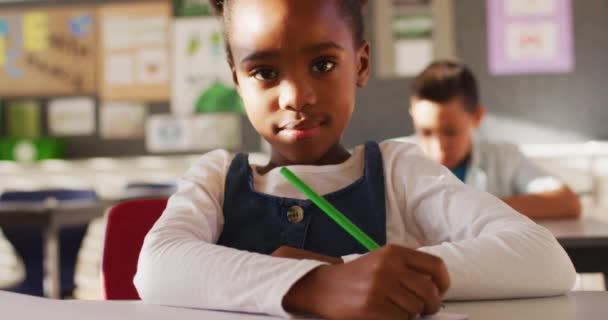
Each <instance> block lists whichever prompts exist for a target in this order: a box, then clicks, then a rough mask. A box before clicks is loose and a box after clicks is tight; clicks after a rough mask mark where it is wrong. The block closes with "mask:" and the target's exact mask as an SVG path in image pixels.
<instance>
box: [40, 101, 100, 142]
mask: <svg viewBox="0 0 608 320" xmlns="http://www.w3.org/2000/svg"><path fill="white" fill-rule="evenodd" d="M48 113H49V115H48V128H49V132H50V133H51V134H52V135H55V136H82V135H91V134H93V133H94V132H95V102H94V101H93V99H92V98H88V97H83V98H62V99H53V100H51V101H50V102H49V105H48Z"/></svg>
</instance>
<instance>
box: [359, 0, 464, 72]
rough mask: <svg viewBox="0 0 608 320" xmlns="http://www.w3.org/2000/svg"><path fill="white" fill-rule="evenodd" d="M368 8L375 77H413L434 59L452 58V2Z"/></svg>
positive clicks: (415, 0) (400, 0)
mask: <svg viewBox="0 0 608 320" xmlns="http://www.w3.org/2000/svg"><path fill="white" fill-rule="evenodd" d="M370 6H373V17H374V28H373V30H374V54H373V58H374V59H375V61H374V63H375V64H374V70H375V71H376V74H377V75H378V77H380V78H393V77H413V76H415V75H416V74H418V73H419V72H420V71H422V70H423V69H424V68H425V67H426V66H427V65H428V64H429V63H431V62H432V61H433V60H435V59H447V58H453V57H454V54H455V43H454V30H455V24H454V8H453V6H454V1H440V0H383V1H371V2H370Z"/></svg>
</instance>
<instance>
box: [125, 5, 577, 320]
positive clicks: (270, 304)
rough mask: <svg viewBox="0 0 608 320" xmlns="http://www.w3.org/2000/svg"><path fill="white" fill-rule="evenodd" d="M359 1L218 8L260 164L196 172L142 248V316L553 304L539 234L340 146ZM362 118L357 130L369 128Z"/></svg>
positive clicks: (357, 43) (200, 164)
mask: <svg viewBox="0 0 608 320" xmlns="http://www.w3.org/2000/svg"><path fill="white" fill-rule="evenodd" d="M362 2H364V1H361V0H307V1H302V0H225V1H221V2H219V4H218V7H219V8H220V9H222V10H223V17H224V26H225V36H226V42H227V48H228V52H229V56H228V62H229V64H230V67H231V69H232V73H233V78H234V82H235V84H236V86H237V88H238V91H239V94H240V95H241V97H242V100H243V103H244V105H245V109H246V111H247V115H248V117H249V119H250V121H251V123H252V124H253V126H254V127H255V129H256V130H257V132H258V133H259V134H260V135H262V136H263V137H264V139H266V140H267V141H268V142H269V143H270V144H271V145H272V153H271V156H270V160H269V162H268V164H266V165H265V166H253V165H250V164H249V162H248V158H247V156H246V155H244V154H237V155H233V154H230V153H228V152H227V151H224V150H217V151H213V152H210V153H208V154H206V155H204V156H202V157H201V158H200V160H199V161H197V162H196V163H195V164H194V165H193V166H192V168H191V169H190V170H189V171H188V172H187V173H186V175H185V176H184V177H183V178H182V179H181V182H180V184H179V188H178V191H177V193H176V194H175V195H173V196H172V197H171V198H170V200H169V203H168V206H167V209H166V210H165V212H164V214H163V215H162V217H161V218H160V219H159V220H158V222H157V223H156V224H155V226H154V227H153V228H152V230H151V231H150V233H149V234H148V236H147V237H146V240H145V243H144V246H143V249H142V252H141V255H140V260H139V265H138V271H137V275H136V277H135V284H136V286H137V289H138V292H139V294H140V296H141V297H142V299H143V300H144V301H145V302H147V303H156V304H165V305H173V306H183V307H192V308H208V309H222V310H233V311H244V312H259V313H268V314H274V315H281V316H288V315H289V314H290V312H296V313H309V314H313V315H317V316H321V317H324V318H329V319H406V318H412V317H414V316H416V315H418V314H421V313H422V314H426V313H434V312H436V311H437V310H438V309H439V305H440V302H441V300H442V299H447V298H450V299H489V298H510V297H533V296H544V295H556V294H562V293H564V292H566V291H568V290H569V289H570V288H571V287H572V285H573V283H574V277H575V274H574V269H573V266H572V264H571V262H570V261H569V259H568V256H567V255H566V254H565V252H564V251H563V249H562V248H561V247H560V246H559V245H558V243H557V241H556V240H555V238H553V236H552V235H551V234H550V233H549V232H548V231H547V230H545V229H543V228H542V227H540V226H537V225H536V224H534V223H533V222H532V221H530V220H529V219H528V218H526V217H524V216H522V215H519V214H517V213H516V212H515V211H513V210H512V209H510V208H509V207H508V206H507V205H505V204H504V203H503V202H502V201H500V200H498V199H497V198H495V197H493V196H491V195H489V194H486V193H482V192H479V191H475V190H473V189H472V188H469V187H467V186H465V185H463V184H462V183H461V182H460V181H458V179H456V178H455V177H454V176H453V175H452V174H451V173H450V172H449V171H448V170H447V169H445V168H443V167H441V166H439V165H437V164H435V163H434V162H432V161H431V160H427V159H426V157H425V156H424V155H423V154H422V153H421V151H420V150H419V149H418V148H417V147H415V146H414V145H411V144H406V143H399V142H383V143H381V144H376V143H373V142H368V143H366V144H365V145H364V146H359V147H356V148H354V150H353V151H352V153H351V152H349V151H348V150H347V149H346V148H345V147H344V146H343V145H342V144H341V142H340V140H341V137H342V134H343V132H344V130H345V128H346V127H347V124H348V122H349V120H350V117H351V115H352V112H353V108H354V105H355V91H356V88H357V87H362V86H364V85H365V83H366V82H367V80H368V77H369V74H370V46H369V44H368V43H367V42H366V41H364V40H363V22H362V20H363V19H362V16H361V9H362V8H361V6H362V4H363V3H362ZM370 120H371V119H370ZM282 166H287V167H289V168H290V169H291V170H292V171H294V172H295V173H296V174H297V175H298V176H300V177H301V178H302V179H303V180H304V181H305V182H307V183H308V184H310V185H311V186H312V188H313V189H316V190H317V191H318V192H320V193H321V194H324V195H325V197H326V198H327V199H328V200H329V201H330V202H332V203H333V204H334V205H335V206H336V207H337V208H338V209H340V210H341V211H342V212H344V213H345V214H346V215H347V216H348V217H349V218H350V219H351V220H352V221H353V222H354V223H355V224H357V225H358V226H360V227H361V228H362V229H363V230H364V231H365V232H366V233H367V234H369V235H370V236H371V237H372V238H374V239H375V240H376V241H377V242H378V243H380V244H382V245H384V246H383V247H382V248H381V249H379V250H376V251H373V252H371V253H367V254H365V252H366V250H365V249H364V248H363V247H362V246H360V245H359V244H358V243H357V242H356V241H355V240H353V239H352V238H351V237H350V236H349V235H348V234H347V233H346V232H344V231H343V230H341V229H340V227H339V226H337V225H336V224H335V223H334V222H333V221H331V220H330V219H329V218H327V217H326V216H325V214H324V213H322V212H321V211H320V210H319V209H318V208H317V207H316V206H314V205H313V204H312V203H311V202H310V201H308V200H306V199H305V197H304V196H303V195H302V194H300V193H299V192H298V191H297V190H296V189H295V188H293V187H292V186H291V185H290V184H289V183H288V182H287V181H286V180H285V179H284V178H283V177H282V176H281V175H280V173H279V168H280V167H282Z"/></svg>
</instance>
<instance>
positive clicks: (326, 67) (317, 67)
mask: <svg viewBox="0 0 608 320" xmlns="http://www.w3.org/2000/svg"><path fill="white" fill-rule="evenodd" d="M335 66H336V63H335V62H333V61H330V60H321V61H317V62H315V63H313V65H312V71H314V72H320V73H325V72H329V71H331V70H333V68H335Z"/></svg>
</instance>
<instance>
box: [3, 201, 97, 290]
mask: <svg viewBox="0 0 608 320" xmlns="http://www.w3.org/2000/svg"><path fill="white" fill-rule="evenodd" d="M104 207H105V204H104V203H102V202H90V201H87V202H79V201H70V202H62V203H61V204H58V203H57V202H56V201H54V202H53V201H51V202H45V203H43V204H35V203H29V204H28V203H2V204H0V227H9V226H34V227H42V228H43V230H44V236H43V239H44V240H43V241H44V244H43V245H44V248H45V250H44V270H45V279H44V293H45V295H46V296H47V297H50V298H59V297H60V292H59V290H60V288H59V287H60V279H59V278H60V276H59V274H60V265H59V260H60V259H59V250H60V249H61V248H59V230H60V228H61V227H64V226H72V225H78V224H86V223H88V222H90V221H91V220H93V219H94V218H96V217H99V216H101V215H102V214H103V209H104Z"/></svg>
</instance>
